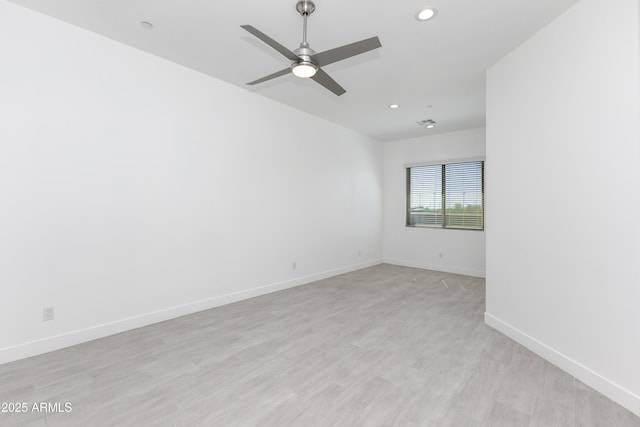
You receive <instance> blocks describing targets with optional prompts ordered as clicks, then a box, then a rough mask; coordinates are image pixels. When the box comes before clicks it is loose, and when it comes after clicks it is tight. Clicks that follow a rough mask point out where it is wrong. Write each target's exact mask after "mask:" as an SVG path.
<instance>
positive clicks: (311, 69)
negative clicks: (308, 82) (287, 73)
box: [291, 61, 318, 79]
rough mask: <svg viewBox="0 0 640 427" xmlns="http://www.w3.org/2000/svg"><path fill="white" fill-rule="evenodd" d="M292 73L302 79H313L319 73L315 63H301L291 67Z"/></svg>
mask: <svg viewBox="0 0 640 427" xmlns="http://www.w3.org/2000/svg"><path fill="white" fill-rule="evenodd" d="M291 72H292V73H293V74H294V75H295V76H296V77H300V78H302V79H307V78H309V77H313V76H315V75H316V73H317V72H318V67H317V66H316V65H315V64H314V63H313V62H307V61H301V62H298V63H295V64H293V65H292V66H291Z"/></svg>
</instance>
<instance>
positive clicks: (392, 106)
mask: <svg viewBox="0 0 640 427" xmlns="http://www.w3.org/2000/svg"><path fill="white" fill-rule="evenodd" d="M398 107H400V106H399V105H398V104H391V105H389V108H391V109H392V110H395V109H396V108H398Z"/></svg>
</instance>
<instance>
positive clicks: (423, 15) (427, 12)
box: [416, 7, 438, 21]
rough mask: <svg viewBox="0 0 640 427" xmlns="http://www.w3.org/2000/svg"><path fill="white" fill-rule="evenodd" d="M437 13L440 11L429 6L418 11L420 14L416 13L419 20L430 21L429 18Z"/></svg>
mask: <svg viewBox="0 0 640 427" xmlns="http://www.w3.org/2000/svg"><path fill="white" fill-rule="evenodd" d="M437 13H438V11H437V10H436V9H434V8H432V7H427V8H426V9H422V10H421V11H420V12H418V14H417V15H416V19H417V20H418V21H428V20H429V19H431V18H433V17H434V16H436V14H437Z"/></svg>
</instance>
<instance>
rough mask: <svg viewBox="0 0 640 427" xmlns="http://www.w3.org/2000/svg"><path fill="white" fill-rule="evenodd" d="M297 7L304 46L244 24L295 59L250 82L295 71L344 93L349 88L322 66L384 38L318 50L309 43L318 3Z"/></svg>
mask: <svg viewBox="0 0 640 427" xmlns="http://www.w3.org/2000/svg"><path fill="white" fill-rule="evenodd" d="M296 10H297V11H298V13H300V15H302V18H303V19H304V23H303V27H302V43H300V47H299V48H298V49H296V50H294V51H291V50H289V49H287V48H286V47H284V46H282V45H281V44H280V43H278V42H277V41H275V40H273V39H272V38H271V37H269V36H268V35H266V34H264V33H263V32H261V31H260V30H258V29H256V28H254V27H252V26H251V25H241V27H242V28H244V29H245V30H247V31H248V32H250V33H251V34H253V35H254V36H256V37H257V38H259V39H260V40H262V41H263V42H265V43H266V44H268V45H269V46H271V47H272V48H274V49H275V50H277V51H278V52H280V53H281V54H282V55H283V56H285V57H286V58H287V59H289V60H290V61H291V66H289V67H287V68H285V69H283V70H280V71H276V72H275V73H273V74H269V75H268V76H265V77H263V78H261V79H258V80H254V81H252V82H249V83H247V84H248V85H255V84H258V83H262V82H266V81H267V80H271V79H275V78H276V77H280V76H284V75H286V74H289V73H290V72H291V73H293V74H294V75H296V76H298V77H302V78H311V79H312V80H315V81H316V82H317V83H319V84H321V85H322V86H324V87H325V88H327V89H329V90H330V91H331V92H333V93H335V94H336V95H338V96H340V95H342V94H343V93H345V92H346V90H345V89H344V88H343V87H342V86H340V85H339V84H338V83H337V82H336V81H335V80H333V79H332V78H331V77H330V76H329V75H328V74H327V73H326V72H325V71H324V70H322V68H321V67H324V66H325V65H329V64H333V63H334V62H338V61H342V60H343V59H347V58H350V57H352V56H356V55H359V54H361V53H365V52H368V51H370V50H373V49H377V48H379V47H380V46H382V44H380V39H378V37H371V38H369V39H365V40H361V41H359V42H355V43H351V44H347V45H344V46H341V47H337V48H335V49H330V50H326V51H324V52H320V53H316V51H315V50H313V49H311V47H309V43H308V42H307V17H308V16H309V15H311V14H312V13H313V12H314V11H315V10H316V5H315V4H314V3H313V1H311V0H299V1H298V3H297V4H296Z"/></svg>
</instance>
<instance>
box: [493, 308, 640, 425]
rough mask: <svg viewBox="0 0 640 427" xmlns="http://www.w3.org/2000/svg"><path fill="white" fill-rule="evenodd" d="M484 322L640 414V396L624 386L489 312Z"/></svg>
mask: <svg viewBox="0 0 640 427" xmlns="http://www.w3.org/2000/svg"><path fill="white" fill-rule="evenodd" d="M484 322H485V323H486V324H487V325H489V326H491V327H492V328H493V329H495V330H497V331H498V332H501V333H503V334H504V335H506V336H508V337H509V338H511V339H512V340H514V341H516V342H517V343H518V344H521V345H523V346H524V347H526V348H528V349H529V350H531V351H533V352H534V353H536V354H537V355H538V356H540V357H542V358H543V359H546V360H547V361H549V362H551V363H553V364H554V365H556V366H557V367H558V368H560V369H562V370H564V371H566V372H568V373H569V374H571V375H573V376H574V377H576V378H577V379H579V380H580V381H582V382H583V383H585V384H587V385H588V386H590V387H592V388H593V389H595V390H597V391H599V392H600V393H602V394H603V395H605V396H607V397H608V398H609V399H611V400H613V401H614V402H616V403H618V404H619V405H621V406H623V407H625V408H626V409H628V410H629V411H631V412H633V413H634V414H636V415H638V416H640V396H638V395H636V394H634V393H632V392H631V391H629V390H627V389H625V388H624V387H622V386H620V385H618V384H616V383H614V382H613V381H611V380H609V379H607V378H605V377H603V376H602V375H600V374H598V373H596V372H594V371H592V370H591V369H589V368H587V367H586V366H584V365H582V364H580V363H578V362H576V361H575V360H573V359H571V358H570V357H567V356H565V355H564V354H562V353H560V352H558V351H556V350H554V349H553V348H551V347H549V346H548V345H546V344H544V343H542V342H540V341H538V340H537V339H535V338H533V337H531V336H529V335H527V334H525V333H524V332H522V331H520V330H518V329H516V328H514V327H513V326H511V325H509V324H508V323H505V322H504V321H502V320H500V319H498V318H497V317H495V316H492V315H491V314H489V313H485V314H484Z"/></svg>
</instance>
